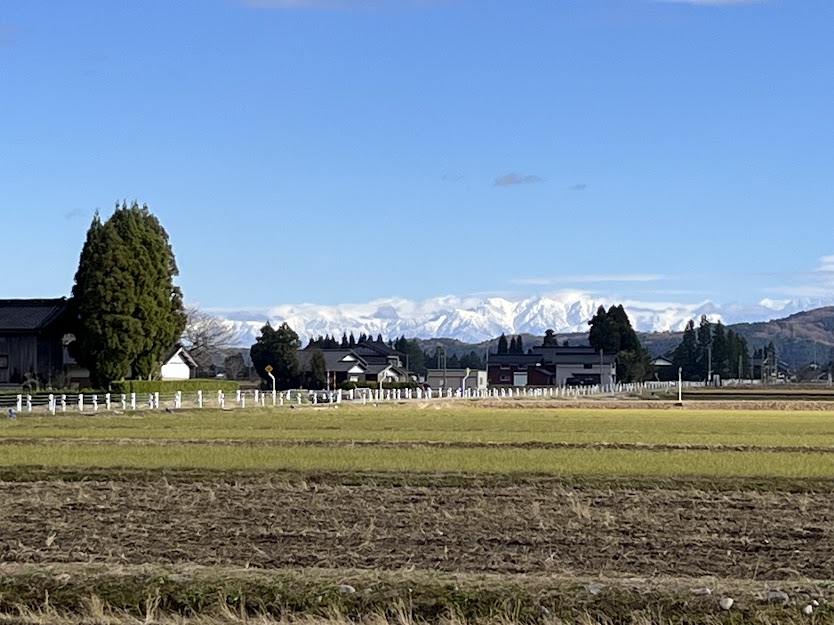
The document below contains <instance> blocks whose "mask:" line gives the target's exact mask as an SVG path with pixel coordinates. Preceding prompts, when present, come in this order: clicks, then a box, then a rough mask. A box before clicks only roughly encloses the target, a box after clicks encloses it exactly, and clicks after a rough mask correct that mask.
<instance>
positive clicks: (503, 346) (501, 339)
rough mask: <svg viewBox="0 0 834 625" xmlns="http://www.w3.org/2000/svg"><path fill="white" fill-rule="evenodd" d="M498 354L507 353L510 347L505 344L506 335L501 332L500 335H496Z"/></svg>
mask: <svg viewBox="0 0 834 625" xmlns="http://www.w3.org/2000/svg"><path fill="white" fill-rule="evenodd" d="M496 353H498V354H509V353H510V348H509V346H508V345H507V337H506V336H505V335H504V334H503V333H502V334H501V336H499V337H498V351H497V352H496Z"/></svg>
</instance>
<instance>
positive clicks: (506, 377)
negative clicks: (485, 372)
mask: <svg viewBox="0 0 834 625" xmlns="http://www.w3.org/2000/svg"><path fill="white" fill-rule="evenodd" d="M501 381H502V382H509V381H510V376H508V375H502V376H501Z"/></svg>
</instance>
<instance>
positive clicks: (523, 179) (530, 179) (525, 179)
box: [495, 172, 543, 187]
mask: <svg viewBox="0 0 834 625" xmlns="http://www.w3.org/2000/svg"><path fill="white" fill-rule="evenodd" d="M542 180H543V178H542V177H541V176H535V175H525V176H523V175H521V174H517V173H515V172H510V173H508V174H504V175H503V176H498V178H496V179H495V186H496V187H507V186H510V185H514V184H532V183H534V182H541V181H542Z"/></svg>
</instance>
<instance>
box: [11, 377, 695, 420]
mask: <svg viewBox="0 0 834 625" xmlns="http://www.w3.org/2000/svg"><path fill="white" fill-rule="evenodd" d="M683 385H684V386H685V387H692V386H703V383H701V382H684V384H683ZM676 386H677V382H641V383H633V384H613V385H602V386H600V385H595V386H558V387H553V386H551V387H541V388H539V387H535V388H534V387H516V388H506V387H505V388H492V389H461V388H445V389H444V388H439V389H431V388H427V389H423V388H415V389H410V388H406V389H385V388H383V389H369V388H359V389H354V390H347V391H344V390H336V391H309V390H301V389H296V390H290V391H279V392H276V391H259V390H248V391H236V392H235V393H229V394H226V393H224V392H223V391H212V392H203V391H192V392H189V393H184V392H182V391H176V392H174V393H77V394H67V393H36V394H34V395H31V394H18V395H2V396H0V407H2V409H3V411H4V412H7V413H8V415H9V416H10V417H14V416H16V415H17V414H26V413H41V414H43V413H49V414H58V413H67V412H86V413H89V412H93V413H95V412H113V411H123V412H124V411H128V410H142V409H146V410H167V411H169V412H170V411H172V410H178V409H181V408H220V409H232V408H247V407H266V406H286V405H293V406H295V405H300V404H329V403H341V402H343V401H350V402H362V403H363V404H366V403H368V402H374V403H378V402H386V401H409V400H415V401H426V400H436V399H486V398H495V399H512V398H518V399H521V398H544V399H546V398H551V397H552V398H576V399H578V398H583V397H592V396H599V395H606V394H619V393H642V392H644V391H652V390H664V389H672V388H675V387H676Z"/></svg>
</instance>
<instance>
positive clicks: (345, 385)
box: [339, 380, 419, 391]
mask: <svg viewBox="0 0 834 625" xmlns="http://www.w3.org/2000/svg"><path fill="white" fill-rule="evenodd" d="M418 386H419V384H418V383H417V382H415V381H414V380H411V381H410V382H383V383H382V390H383V391H384V390H387V389H398V388H399V389H403V388H417V387H418ZM339 388H341V389H342V390H344V391H349V390H352V389H356V388H370V389H377V388H379V382H374V381H371V380H367V381H365V382H342V383H341V384H340V385H339Z"/></svg>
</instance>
